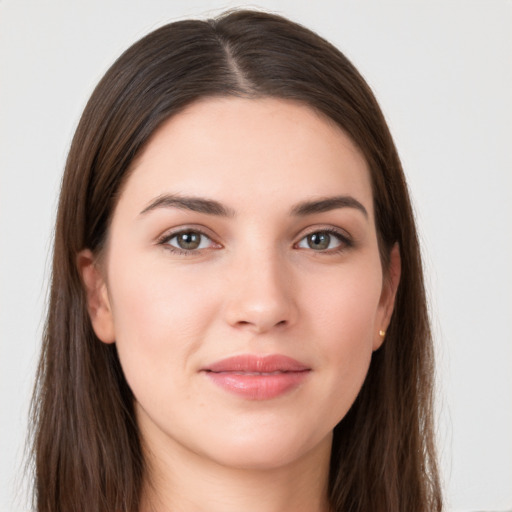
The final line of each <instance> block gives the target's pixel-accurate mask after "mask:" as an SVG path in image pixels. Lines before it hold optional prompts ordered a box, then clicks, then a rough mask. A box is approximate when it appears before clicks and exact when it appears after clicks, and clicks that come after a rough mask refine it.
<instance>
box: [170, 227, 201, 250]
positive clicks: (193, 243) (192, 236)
mask: <svg viewBox="0 0 512 512" xmlns="http://www.w3.org/2000/svg"><path fill="white" fill-rule="evenodd" d="M176 239H177V242H178V245H179V246H180V248H181V249H187V250H191V249H197V248H198V247H199V245H200V244H201V235H200V234H199V233H195V232H193V231H187V232H185V233H180V234H179V235H178V236H177V237H176Z"/></svg>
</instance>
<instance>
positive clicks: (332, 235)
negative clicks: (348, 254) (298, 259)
mask: <svg viewBox="0 0 512 512" xmlns="http://www.w3.org/2000/svg"><path fill="white" fill-rule="evenodd" d="M349 245H350V243H349V241H348V240H347V239H346V238H345V237H344V236H342V235H341V234H340V233H337V232H331V231H325V230H324V231H315V232H314V233H310V234H309V235H306V236H305V237H304V238H303V239H302V240H300V242H299V243H298V244H297V247H299V248H300V249H312V250H313V251H318V252H320V251H329V250H332V249H338V248H342V247H343V246H349Z"/></svg>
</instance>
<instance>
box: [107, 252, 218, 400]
mask: <svg viewBox="0 0 512 512" xmlns="http://www.w3.org/2000/svg"><path fill="white" fill-rule="evenodd" d="M116 261H122V260H121V259H119V258H118V259H117V260H116ZM110 277H111V278H110V279H109V282H110V286H111V290H110V291H111V297H112V298H113V299H112V303H111V305H112V311H113V317H114V328H115V334H116V345H117V350H118V353H119V358H120V361H121V365H122V367H123V371H124V373H125V376H126V379H127V381H128V383H129V384H130V387H131V388H132V390H133V391H134V393H135V394H136V395H137V394H139V393H143V392H144V388H146V387H149V386H150V385H153V384H154V383H156V382H160V383H163V385H164V386H165V387H166V388H167V389H171V388H178V389H179V388H181V387H183V386H184V383H183V382H181V380H180V378H181V376H183V375H184V371H185V372H186V371H189V370H190V371H192V369H190V368H189V365H190V361H192V360H193V355H194V354H195V353H196V352H197V351H198V350H200V348H201V340H202V339H204V334H205V331H206V329H207V326H208V325H209V323H210V322H211V318H212V317H213V316H214V314H215V313H214V311H215V305H214V304H213V303H212V299H211V298H209V297H206V296H203V295H204V294H202V292H201V288H200V286H199V282H190V279H188V278H189V277H190V275H187V273H184V272H170V271H169V268H168V267H167V268H160V267H159V264H158V263H157V264H155V263H154V262H153V264H149V263H146V262H144V260H143V259H141V260H139V261H136V262H135V264H133V265H128V264H122V265H116V268H115V269H112V271H111V276H110ZM171 375H172V376H173V378H172V379H170V378H169V377H170V376H171Z"/></svg>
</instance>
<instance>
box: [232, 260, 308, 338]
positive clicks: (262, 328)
mask: <svg viewBox="0 0 512 512" xmlns="http://www.w3.org/2000/svg"><path fill="white" fill-rule="evenodd" d="M227 281H228V282H229V284H228V286H229V293H228V299H227V302H226V304H225V318H226V321H227V323H228V324H229V325H231V326H232V327H235V328H238V329H246V330H248V331H251V332H253V333H256V334H261V333H265V332H268V331H271V330H272V329H275V328H284V327H287V326H288V327H289V326H291V325H293V324H294V323H295V322H296V320H297V318H298V308H297V303H296V291H295V290H294V282H293V278H292V274H291V272H290V270H289V269H288V268H287V265H286V262H282V261H279V258H278V257H276V256H275V255H271V254H269V253H268V252H267V253H266V254H263V253H260V254H259V255H256V256H253V257H250V258H244V260H243V261H241V262H240V263H239V264H237V265H236V268H232V269H231V272H230V275H229V279H228V280H227Z"/></svg>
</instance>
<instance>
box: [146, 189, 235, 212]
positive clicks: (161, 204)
mask: <svg viewBox="0 0 512 512" xmlns="http://www.w3.org/2000/svg"><path fill="white" fill-rule="evenodd" d="M157 208H179V209H181V210H190V211H193V212H198V213H206V214H208V215H218V216H220V217H234V216H235V211H234V210H232V209H231V208H227V207H226V206H224V205H223V204H221V203H219V202H218V201H214V200H213V199H206V198H203V197H188V196H181V195H177V194H163V195H161V196H158V197H157V198H156V199H154V200H153V201H151V202H150V203H149V204H148V205H147V206H146V208H144V210H142V211H141V212H140V215H143V214H145V213H148V212H150V211H152V210H156V209H157Z"/></svg>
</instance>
